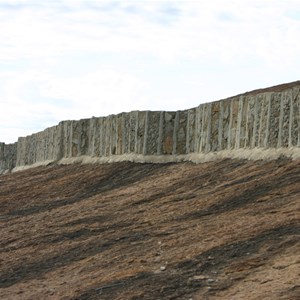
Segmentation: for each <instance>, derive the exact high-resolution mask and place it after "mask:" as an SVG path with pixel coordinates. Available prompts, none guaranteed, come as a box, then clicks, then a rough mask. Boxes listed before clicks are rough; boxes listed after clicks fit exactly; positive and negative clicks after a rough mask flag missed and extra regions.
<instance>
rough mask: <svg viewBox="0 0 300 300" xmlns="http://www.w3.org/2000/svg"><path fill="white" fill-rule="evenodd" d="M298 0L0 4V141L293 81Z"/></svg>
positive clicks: (13, 0) (299, 58) (298, 60)
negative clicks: (60, 125)
mask: <svg viewBox="0 0 300 300" xmlns="http://www.w3.org/2000/svg"><path fill="white" fill-rule="evenodd" d="M299 37H300V0H285V1H283V0H258V1H257V0H226V1H225V0H198V1H197V0H185V1H183V0H182V1H180V0H178V1H176V0H172V1H164V0H148V1H147V0H145V1H143V0H136V1H134V0H131V1H126V0H123V1H113V0H112V1H105V0H103V1H102V0H98V1H97V0H85V1H84V0H60V1H59V0H46V1H44V0H38V1H33V0H0V142H5V143H12V142H15V141H17V139H18V137H20V136H26V135H30V134H32V133H35V132H39V131H42V130H44V129H45V128H47V127H50V126H54V125H57V124H58V123H59V122H60V121H62V120H78V119H82V118H91V117H92V116H95V117H100V116H107V115H109V114H117V113H121V112H128V111H132V110H170V111H174V110H181V109H188V108H192V107H196V106H198V105H199V104H201V103H205V102H211V101H215V100H219V99H224V98H227V97H230V96H234V95H236V94H240V93H243V92H246V91H250V90H254V89H257V88H264V87H268V86H272V85H276V84H281V83H286V82H291V81H296V80H299V79H300V78H299V77H300V76H299V71H300V39H299Z"/></svg>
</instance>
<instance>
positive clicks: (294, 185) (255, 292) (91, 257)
mask: <svg viewBox="0 0 300 300" xmlns="http://www.w3.org/2000/svg"><path fill="white" fill-rule="evenodd" d="M0 207H1V214H0V224H1V227H0V237H1V239H0V298H1V299H110V300H111V299H194V300H195V299H295V300H296V299H299V298H300V276H299V275H300V257H299V253H300V242H299V237H300V222H299V221H300V162H299V161H297V162H296V161H290V160H284V159H279V160H276V161H271V162H262V161H259V162H250V161H244V160H230V159H226V160H220V161H217V162H210V163H205V164H199V165H196V164H192V163H177V164H175V163H171V164H134V163H129V162H123V163H115V164H106V165H79V164H74V165H69V166H57V165H52V166H48V167H40V168H35V169H30V170H27V171H22V172H18V173H13V174H7V175H2V176H0Z"/></svg>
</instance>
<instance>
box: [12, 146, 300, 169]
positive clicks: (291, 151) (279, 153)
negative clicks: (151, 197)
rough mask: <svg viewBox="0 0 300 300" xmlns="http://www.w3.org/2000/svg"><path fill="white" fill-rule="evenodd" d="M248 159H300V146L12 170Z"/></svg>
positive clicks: (134, 157) (88, 160)
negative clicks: (123, 163) (127, 163)
mask: <svg viewBox="0 0 300 300" xmlns="http://www.w3.org/2000/svg"><path fill="white" fill-rule="evenodd" d="M226 158H229V159H246V160H264V161H269V160H276V159H280V158H286V159H292V160H300V148H298V147H291V148H277V149H275V148H274V149H263V148H254V149H236V150H222V151H217V152H210V153H190V154H184V155H147V156H145V155H135V154H123V155H112V156H108V157H93V156H87V155H82V156H78V157H70V158H63V159H61V160H59V161H51V160H48V161H43V162H39V163H35V164H32V165H28V166H20V167H16V168H14V169H12V172H17V171H22V170H27V169H30V168H36V167H40V166H47V165H50V164H58V165H69V164H75V163H80V164H107V163H117V162H122V161H129V162H134V163H161V164H164V163H171V162H174V163H179V162H192V163H196V164H199V163H205V162H210V161H216V160H219V159H226Z"/></svg>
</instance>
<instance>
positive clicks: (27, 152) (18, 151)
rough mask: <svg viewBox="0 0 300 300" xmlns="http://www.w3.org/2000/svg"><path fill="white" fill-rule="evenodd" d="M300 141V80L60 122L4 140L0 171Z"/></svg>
mask: <svg viewBox="0 0 300 300" xmlns="http://www.w3.org/2000/svg"><path fill="white" fill-rule="evenodd" d="M288 147H300V81H297V82H293V83H290V84H284V85H280V86H276V87H272V88H267V89H264V90H257V91H253V92H250V93H246V94H243V95H238V96H235V97H231V98H228V99H225V100H220V101H216V102H212V103H206V104H201V105H199V106H198V107H196V108H193V109H189V110H184V111H177V112H165V111H133V112H129V113H121V114H118V115H110V116H108V117H99V118H91V119H83V120H79V121H62V122H60V123H59V124H58V125H57V126H54V127H50V128H47V129H45V130H44V131H42V132H39V133H36V134H32V135H30V136H27V137H20V138H19V139H18V142H17V143H15V144H9V145H5V144H3V143H1V144H0V172H3V171H5V170H7V169H11V168H13V167H16V166H26V165H32V164H34V163H37V162H43V161H48V160H51V161H57V160H60V159H62V158H71V157H78V156H82V155H87V156H95V157H107V156H113V155H123V154H139V155H145V156H147V155H184V154H190V153H209V152H217V151H221V150H232V149H253V148H264V149H269V148H288Z"/></svg>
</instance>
